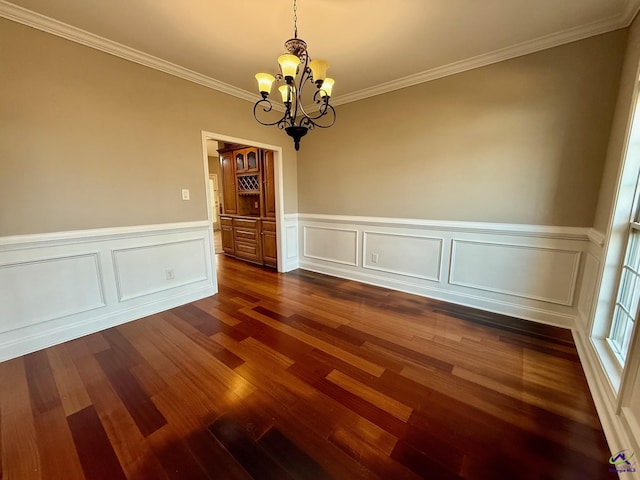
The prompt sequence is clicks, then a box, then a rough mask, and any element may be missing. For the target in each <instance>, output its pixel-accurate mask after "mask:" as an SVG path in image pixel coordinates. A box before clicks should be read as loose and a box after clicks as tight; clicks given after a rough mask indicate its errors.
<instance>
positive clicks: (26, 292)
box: [0, 253, 105, 333]
mask: <svg viewBox="0 0 640 480" xmlns="http://www.w3.org/2000/svg"><path fill="white" fill-rule="evenodd" d="M67 285H75V288H67V287H66V286H67ZM104 305H105V300H104V293H103V289H102V278H101V275H100V267H99V263H98V253H92V254H87V255H70V256H67V257H59V258H44V259H40V260H33V261H27V262H21V263H15V264H7V265H2V266H0V310H1V311H2V321H1V322H0V333H2V332H6V331H9V330H14V329H16V328H21V327H26V326H29V325H33V324H36V323H42V322H46V321H49V320H52V319H55V318H60V317H66V316H69V315H75V314H79V313H82V312H88V311H90V310H94V309H96V308H100V307H103V306H104Z"/></svg>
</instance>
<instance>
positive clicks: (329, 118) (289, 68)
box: [253, 0, 336, 150]
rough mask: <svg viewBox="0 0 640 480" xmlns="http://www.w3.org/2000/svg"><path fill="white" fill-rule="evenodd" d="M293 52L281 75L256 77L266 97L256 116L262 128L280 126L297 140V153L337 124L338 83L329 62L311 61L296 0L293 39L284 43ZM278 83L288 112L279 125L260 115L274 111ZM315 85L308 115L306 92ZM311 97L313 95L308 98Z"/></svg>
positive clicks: (283, 59)
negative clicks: (334, 98)
mask: <svg viewBox="0 0 640 480" xmlns="http://www.w3.org/2000/svg"><path fill="white" fill-rule="evenodd" d="M284 46H285V48H286V49H287V51H288V52H289V53H285V54H284V55H280V56H279V57H278V63H279V64H280V73H277V74H276V75H275V76H274V75H270V74H268V73H258V74H256V80H258V90H259V91H260V95H261V96H262V98H261V99H260V100H258V101H257V102H256V104H255V105H254V106H253V116H254V118H255V119H256V120H257V121H258V123H260V124H262V125H267V126H271V125H277V127H278V128H279V129H281V130H284V131H285V132H287V135H289V136H290V137H293V142H294V146H295V148H296V150H299V149H300V139H301V138H302V137H304V136H305V135H306V134H307V132H308V131H309V130H311V129H313V128H315V127H319V128H328V127H330V126H331V125H333V124H334V123H335V121H336V111H335V110H334V108H333V107H332V106H331V105H330V104H329V99H330V98H331V90H332V89H333V85H334V83H335V82H334V80H333V79H332V78H328V77H327V76H326V75H327V69H328V68H329V62H327V61H326V60H311V58H310V56H309V53H308V52H307V44H306V42H305V41H304V40H302V39H301V38H298V11H297V2H296V0H293V38H291V39H289V40H287V41H286V42H285V43H284ZM275 81H278V82H282V81H284V84H283V85H282V86H281V87H279V88H278V91H279V92H280V95H281V96H282V102H283V103H284V107H285V111H284V115H283V116H282V118H280V119H279V120H276V121H275V122H269V121H266V118H265V119H264V121H263V120H261V119H260V118H259V117H260V115H263V116H264V113H265V112H270V111H271V110H272V109H273V105H272V104H271V101H270V100H269V94H270V93H271V87H272V85H273V83H274V82H275ZM309 83H311V84H314V85H315V91H314V92H313V97H312V98H313V103H314V108H313V112H309V113H308V112H307V111H306V110H305V107H304V105H303V103H302V97H303V90H304V89H305V87H306V86H307V85H308V84H309ZM307 97H309V95H307Z"/></svg>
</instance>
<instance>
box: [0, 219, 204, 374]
mask: <svg viewBox="0 0 640 480" xmlns="http://www.w3.org/2000/svg"><path fill="white" fill-rule="evenodd" d="M167 270H169V271H171V272H172V275H169V277H172V278H167ZM216 292H217V283H216V279H215V264H214V259H213V238H212V231H211V224H210V223H209V222H208V221H202V222H185V223H178V224H166V225H142V226H134V227H121V228H105V229H96V230H83V231H73V232H56V233H50V234H35V235H21V236H15V237H3V238H0V361H3V360H7V359H9V358H13V357H16V356H19V355H24V354H26V353H30V352H33V351H35V350H39V349H41V348H45V347H48V346H51V345H55V344H57V343H62V342H65V341H67V340H71V339H73V338H78V337H80V336H83V335H87V334H90V333H93V332H97V331H100V330H104V329H105V328H109V327H112V326H114V325H119V324H121V323H125V322H129V321H131V320H135V319H137V318H141V317H145V316H147V315H152V314H154V313H157V312H161V311H163V310H168V309H170V308H173V307H176V306H178V305H182V304H185V303H188V302H192V301H194V300H197V299H200V298H203V297H206V296H209V295H213V294H214V293H216Z"/></svg>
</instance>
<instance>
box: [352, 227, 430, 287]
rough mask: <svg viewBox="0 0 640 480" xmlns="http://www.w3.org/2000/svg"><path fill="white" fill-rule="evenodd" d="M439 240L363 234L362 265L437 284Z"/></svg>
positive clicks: (381, 233) (378, 233)
mask: <svg viewBox="0 0 640 480" xmlns="http://www.w3.org/2000/svg"><path fill="white" fill-rule="evenodd" d="M442 242H443V240H442V239H441V238H433V237H422V236H418V235H401V234H397V233H383V232H367V231H365V232H364V238H363V249H362V252H363V255H362V256H363V259H362V265H363V267H364V268H367V269H370V270H378V271H381V272H388V273H395V274H398V275H406V276H408V277H415V278H422V279H424V280H432V281H434V282H439V281H440V267H441V265H442Z"/></svg>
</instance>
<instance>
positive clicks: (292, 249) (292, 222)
mask: <svg viewBox="0 0 640 480" xmlns="http://www.w3.org/2000/svg"><path fill="white" fill-rule="evenodd" d="M284 232H285V233H284V235H285V244H284V261H283V264H282V271H283V272H290V271H291V270H295V269H296V268H298V215H297V214H287V215H285V217H284Z"/></svg>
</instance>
